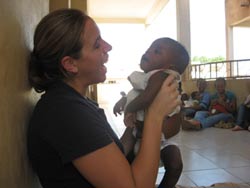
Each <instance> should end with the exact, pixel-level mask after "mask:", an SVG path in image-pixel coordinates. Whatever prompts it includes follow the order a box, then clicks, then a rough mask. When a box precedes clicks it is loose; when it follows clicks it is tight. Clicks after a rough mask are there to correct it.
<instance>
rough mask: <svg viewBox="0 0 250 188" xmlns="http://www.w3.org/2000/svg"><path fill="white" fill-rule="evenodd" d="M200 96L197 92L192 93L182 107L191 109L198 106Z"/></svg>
mask: <svg viewBox="0 0 250 188" xmlns="http://www.w3.org/2000/svg"><path fill="white" fill-rule="evenodd" d="M200 98H201V97H200V94H199V92H198V91H193V92H192V93H191V95H190V98H189V99H188V100H185V101H184V107H185V108H188V107H193V106H195V105H198V104H199V102H200Z"/></svg>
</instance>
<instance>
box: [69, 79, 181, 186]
mask: <svg viewBox="0 0 250 188" xmlns="http://www.w3.org/2000/svg"><path fill="white" fill-rule="evenodd" d="M173 80H174V77H173V76H169V77H168V78H167V79H166V81H165V82H164V83H163V86H162V88H161V90H160V92H159V93H158V94H157V96H156V98H155V99H154V101H153V102H152V104H151V105H150V106H149V108H148V111H147V115H146V118H145V122H144V130H143V135H142V142H141V147H140V150H139V152H138V154H137V155H136V157H135V160H134V161H133V163H132V164H129V163H128V161H127V159H126V158H125V156H124V154H123V153H122V152H121V151H120V150H119V148H118V147H117V146H116V144H115V143H111V144H109V145H107V146H105V147H103V148H100V149H98V150H96V151H94V152H92V153H89V154H87V155H85V156H82V157H79V158H77V159H76V160H74V161H73V164H74V165H75V167H76V168H77V169H78V170H79V172H80V173H81V174H82V175H83V176H84V177H85V178H86V179H87V180H88V181H89V182H90V183H91V184H93V185H94V186H95V187H96V188H117V187H119V188H154V186H155V181H156V177H157V172H158V165H159V159H160V152H159V151H160V139H161V129H162V121H163V118H164V117H165V116H167V115H168V114H169V113H171V112H172V111H173V109H175V107H176V106H177V105H180V104H181V101H180V100H179V99H178V91H177V88H178V84H177V83H176V82H173ZM166 96H168V97H166Z"/></svg>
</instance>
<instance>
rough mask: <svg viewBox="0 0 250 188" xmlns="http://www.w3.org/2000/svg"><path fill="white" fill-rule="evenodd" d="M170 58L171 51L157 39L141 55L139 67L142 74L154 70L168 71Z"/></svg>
mask: <svg viewBox="0 0 250 188" xmlns="http://www.w3.org/2000/svg"><path fill="white" fill-rule="evenodd" d="M172 58H173V57H172V53H171V50H170V49H169V48H168V46H167V45H166V44H164V42H163V41H162V40H160V39H158V40H156V41H154V42H153V43H152V44H151V46H150V47H149V48H148V50H147V51H146V52H145V54H143V56H142V58H141V63H140V67H141V69H142V70H143V71H144V72H149V71H152V70H156V69H169V68H170V66H171V63H172Z"/></svg>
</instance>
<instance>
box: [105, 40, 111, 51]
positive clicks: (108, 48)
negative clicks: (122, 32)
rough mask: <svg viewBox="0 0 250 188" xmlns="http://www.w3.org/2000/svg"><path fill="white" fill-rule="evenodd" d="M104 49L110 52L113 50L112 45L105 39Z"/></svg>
mask: <svg viewBox="0 0 250 188" xmlns="http://www.w3.org/2000/svg"><path fill="white" fill-rule="evenodd" d="M104 50H105V52H109V51H110V50H112V46H111V45H110V44H109V43H107V42H106V41H104Z"/></svg>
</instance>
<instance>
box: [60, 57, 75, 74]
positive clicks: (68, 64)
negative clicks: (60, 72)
mask: <svg viewBox="0 0 250 188" xmlns="http://www.w3.org/2000/svg"><path fill="white" fill-rule="evenodd" d="M61 65H62V67H63V68H64V69H65V70H66V71H67V72H69V73H73V74H76V73H77V72H78V67H77V66H76V62H75V61H74V59H73V58H72V57H70V56H65V57H63V58H62V60H61Z"/></svg>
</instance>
